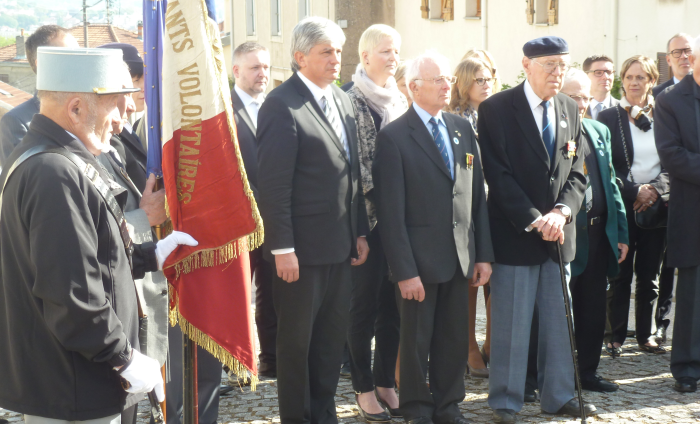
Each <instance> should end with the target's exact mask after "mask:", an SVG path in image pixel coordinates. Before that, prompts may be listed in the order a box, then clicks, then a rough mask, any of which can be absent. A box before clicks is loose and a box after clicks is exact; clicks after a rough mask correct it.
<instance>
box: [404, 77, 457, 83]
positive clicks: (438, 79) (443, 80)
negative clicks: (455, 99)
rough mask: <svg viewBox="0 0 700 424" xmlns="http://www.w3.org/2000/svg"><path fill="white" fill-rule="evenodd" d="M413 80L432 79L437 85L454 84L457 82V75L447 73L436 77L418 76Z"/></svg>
mask: <svg viewBox="0 0 700 424" xmlns="http://www.w3.org/2000/svg"><path fill="white" fill-rule="evenodd" d="M413 81H432V82H433V84H435V85H442V84H444V83H448V84H449V85H452V84H454V83H456V82H457V77H448V76H445V75H440V76H439V77H435V78H416V79H414V80H413Z"/></svg>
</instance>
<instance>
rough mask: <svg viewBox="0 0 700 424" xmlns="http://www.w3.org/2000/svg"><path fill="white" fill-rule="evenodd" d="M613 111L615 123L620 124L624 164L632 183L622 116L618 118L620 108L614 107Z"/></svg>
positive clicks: (632, 176) (632, 177) (632, 178)
mask: <svg viewBox="0 0 700 424" xmlns="http://www.w3.org/2000/svg"><path fill="white" fill-rule="evenodd" d="M615 111H616V112H617V121H618V123H619V124H620V135H621V136H622V148H623V149H625V162H627V171H628V172H629V174H630V180H632V183H634V175H632V165H631V164H630V155H629V153H628V152H627V139H626V138H625V131H624V130H623V129H622V116H620V108H619V107H617V106H615Z"/></svg>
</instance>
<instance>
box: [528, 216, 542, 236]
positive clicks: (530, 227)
mask: <svg viewBox="0 0 700 424" xmlns="http://www.w3.org/2000/svg"><path fill="white" fill-rule="evenodd" d="M540 218H542V215H540V216H538V217H537V219H536V220H534V221H532V224H530V225H528V226H527V228H525V232H527V233H529V232H530V231H532V229H533V228H535V227H534V225H535V222H537V221H539V219H540Z"/></svg>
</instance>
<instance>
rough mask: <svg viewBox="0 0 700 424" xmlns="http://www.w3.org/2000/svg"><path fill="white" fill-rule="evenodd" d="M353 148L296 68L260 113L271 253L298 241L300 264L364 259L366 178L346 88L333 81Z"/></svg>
mask: <svg viewBox="0 0 700 424" xmlns="http://www.w3.org/2000/svg"><path fill="white" fill-rule="evenodd" d="M331 87H332V90H333V96H334V98H335V100H336V106H337V108H338V112H339V114H340V119H341V121H342V123H343V125H344V126H345V130H346V132H347V137H348V142H349V143H350V154H351V155H352V157H351V158H350V160H348V157H347V154H346V152H345V148H344V146H343V144H342V142H341V140H339V139H338V136H337V135H336V134H335V132H334V131H333V128H332V127H331V125H330V123H329V122H328V120H327V119H326V116H325V114H324V113H323V111H322V110H321V108H320V107H319V106H318V103H317V102H316V100H315V99H314V97H313V95H312V94H311V91H309V89H308V88H307V87H306V85H305V84H304V82H303V81H302V80H301V78H299V76H298V75H297V74H294V75H292V77H291V78H289V79H288V80H287V81H285V82H284V83H283V84H282V85H280V86H279V87H277V88H275V89H274V90H272V92H270V94H269V95H268V96H267V98H266V99H265V102H264V103H263V104H262V107H261V108H260V112H259V115H258V130H257V138H258V143H259V144H258V196H259V203H258V206H259V208H260V214H261V215H262V218H263V222H264V224H265V245H264V246H265V248H264V253H265V256H266V259H268V260H270V261H272V260H273V259H274V258H273V257H272V256H271V254H270V251H271V250H276V249H282V248H290V247H293V248H294V249H295V251H296V255H297V258H298V259H299V263H300V264H301V265H328V264H335V263H340V262H343V261H345V260H347V259H348V258H349V257H350V256H352V257H357V242H356V240H357V237H358V236H364V235H367V234H368V233H369V223H368V221H367V211H366V210H365V207H364V205H365V201H364V196H363V194H362V187H361V184H360V160H359V159H358V156H357V128H356V125H355V116H354V112H353V109H352V104H351V103H350V99H349V98H348V96H347V94H345V93H344V92H343V91H342V90H340V89H339V88H338V87H336V86H335V85H332V86H331Z"/></svg>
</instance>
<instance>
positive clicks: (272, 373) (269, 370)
mask: <svg viewBox="0 0 700 424" xmlns="http://www.w3.org/2000/svg"><path fill="white" fill-rule="evenodd" d="M258 377H267V378H277V365H276V364H268V363H265V362H261V363H260V367H258Z"/></svg>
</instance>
